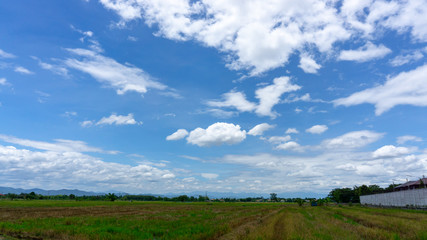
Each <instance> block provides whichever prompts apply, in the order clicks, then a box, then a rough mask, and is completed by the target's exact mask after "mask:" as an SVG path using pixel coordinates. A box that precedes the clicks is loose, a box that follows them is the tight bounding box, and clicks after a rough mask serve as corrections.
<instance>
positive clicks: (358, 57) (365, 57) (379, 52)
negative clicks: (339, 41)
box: [338, 42, 391, 62]
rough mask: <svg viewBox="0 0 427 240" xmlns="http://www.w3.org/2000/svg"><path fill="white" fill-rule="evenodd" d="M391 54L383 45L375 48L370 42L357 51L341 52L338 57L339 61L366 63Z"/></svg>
mask: <svg viewBox="0 0 427 240" xmlns="http://www.w3.org/2000/svg"><path fill="white" fill-rule="evenodd" d="M389 53H391V50H390V49H389V48H387V47H385V46H384V45H382V44H381V45H379V46H376V45H374V44H373V43H371V42H368V43H366V45H365V46H362V47H360V48H358V49H357V50H343V51H341V53H340V55H339V56H338V59H339V60H345V61H356V62H366V61H369V60H373V59H378V58H383V57H384V56H385V55H387V54H389Z"/></svg>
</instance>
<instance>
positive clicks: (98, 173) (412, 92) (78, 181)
mask: <svg viewBox="0 0 427 240" xmlns="http://www.w3.org/2000/svg"><path fill="white" fill-rule="evenodd" d="M0 32H1V34H0V182H1V185H2V186H7V187H19V188H43V189H63V188H66V189H80V190H87V191H97V192H100V191H110V190H116V191H124V192H128V193H155V194H162V193H183V192H184V193H185V192H197V191H202V192H205V191H206V192H224V193H225V192H233V193H270V192H276V193H283V194H286V193H289V194H290V193H295V192H311V193H318V194H327V193H328V192H330V191H331V190H332V189H334V188H341V187H353V186H354V185H362V184H377V185H380V186H383V187H385V186H388V185H389V184H391V183H393V182H395V183H401V182H405V181H406V180H407V179H408V180H416V179H418V178H420V177H422V176H423V175H427V144H426V139H427V125H426V124H427V111H426V110H427V108H426V107H427V61H426V56H427V2H426V0H406V1H403V0H402V1H395V0H384V1H383V0H376V1H374V0H358V1H355V0H350V1H348V0H344V1H341V0H300V1H293V0H268V1H265V0H245V1H242V0H227V1H223V0H215V1H213V0H191V1H189V0H99V1H96V0H73V1H55V0H43V1H30V0H21V1H2V2H0Z"/></svg>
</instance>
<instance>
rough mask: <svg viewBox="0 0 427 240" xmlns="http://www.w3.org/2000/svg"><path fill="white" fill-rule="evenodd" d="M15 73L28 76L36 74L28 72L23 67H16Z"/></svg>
mask: <svg viewBox="0 0 427 240" xmlns="http://www.w3.org/2000/svg"><path fill="white" fill-rule="evenodd" d="M14 71H15V72H17V73H22V74H27V75H30V74H34V73H33V72H31V71H30V70H28V69H26V68H24V67H21V66H18V67H15V69H14Z"/></svg>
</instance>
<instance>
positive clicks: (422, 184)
mask: <svg viewBox="0 0 427 240" xmlns="http://www.w3.org/2000/svg"><path fill="white" fill-rule="evenodd" d="M425 187H426V184H425V183H424V181H423V179H422V178H420V188H425Z"/></svg>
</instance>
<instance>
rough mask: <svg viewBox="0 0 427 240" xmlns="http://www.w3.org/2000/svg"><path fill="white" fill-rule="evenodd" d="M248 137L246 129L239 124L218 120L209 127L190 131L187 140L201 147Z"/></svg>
mask: <svg viewBox="0 0 427 240" xmlns="http://www.w3.org/2000/svg"><path fill="white" fill-rule="evenodd" d="M245 138H246V131H245V130H240V126H239V125H234V124H232V123H224V122H217V123H214V124H212V125H210V126H209V127H208V128H206V129H203V128H196V129H194V130H193V131H191V132H190V134H189V135H188V137H187V142H188V143H191V144H194V145H197V146H199V147H209V146H215V145H222V144H230V145H231V144H236V143H240V142H242V141H243V140H245Z"/></svg>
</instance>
